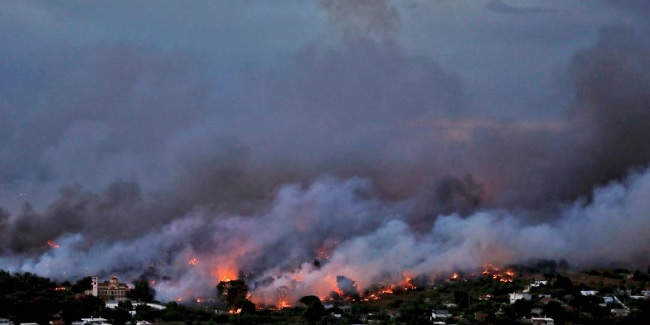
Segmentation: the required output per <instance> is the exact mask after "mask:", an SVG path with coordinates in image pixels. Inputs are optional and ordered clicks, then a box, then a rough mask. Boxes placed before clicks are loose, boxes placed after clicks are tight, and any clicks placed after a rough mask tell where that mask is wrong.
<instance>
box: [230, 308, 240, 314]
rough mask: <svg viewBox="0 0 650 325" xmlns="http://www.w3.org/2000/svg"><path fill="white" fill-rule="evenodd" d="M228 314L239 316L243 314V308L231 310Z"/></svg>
mask: <svg viewBox="0 0 650 325" xmlns="http://www.w3.org/2000/svg"><path fill="white" fill-rule="evenodd" d="M228 312H229V313H231V314H233V315H239V314H241V308H237V309H231V310H229V311H228Z"/></svg>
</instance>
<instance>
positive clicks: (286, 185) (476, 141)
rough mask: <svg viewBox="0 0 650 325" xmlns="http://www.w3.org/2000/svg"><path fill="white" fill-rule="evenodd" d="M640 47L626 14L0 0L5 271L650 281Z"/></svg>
mask: <svg viewBox="0 0 650 325" xmlns="http://www.w3.org/2000/svg"><path fill="white" fill-rule="evenodd" d="M649 33H650V2H648V1H646V0H403V1H400V0H393V1H389V0H349V1H345V0H279V1H268V0H241V1H191V2H181V1H135V2H134V1H25V0H20V1H19V0H4V1H1V2H0V269H6V270H10V271H14V272H27V271H29V272H35V273H38V274H41V275H45V276H51V277H53V278H57V279H78V278H80V277H83V276H87V275H91V274H96V275H100V276H109V275H114V274H117V275H119V276H121V277H123V278H125V279H127V280H133V279H135V278H137V277H139V276H141V275H143V274H145V275H146V276H148V277H152V278H157V279H161V278H163V277H164V278H165V279H167V280H166V281H161V282H159V284H158V285H157V287H156V289H157V290H158V294H159V298H160V299H174V298H176V297H181V296H182V297H187V296H200V295H202V294H205V292H208V291H209V290H210V288H213V287H214V284H215V283H216V282H218V281H219V280H220V279H222V278H223V277H225V276H226V273H227V276H228V277H233V276H235V277H245V278H246V279H247V281H249V282H250V283H252V284H253V285H252V293H253V295H254V296H256V297H257V301H258V302H260V303H271V302H273V300H274V297H275V292H276V290H278V288H280V287H287V288H289V289H290V291H291V292H292V293H291V295H292V297H300V296H301V295H304V294H310V293H322V292H327V290H329V289H331V288H330V287H331V285H332V280H331V279H333V278H336V276H338V275H342V276H346V277H348V278H350V279H352V280H354V281H355V282H356V283H357V285H358V286H359V287H360V288H362V287H364V286H366V287H367V286H369V285H371V284H373V283H376V282H378V281H384V282H390V281H398V279H399V278H400V277H401V276H402V274H403V272H404V271H408V272H410V273H412V274H416V275H424V276H430V277H434V276H438V275H441V274H445V273H446V272H451V271H454V270H458V269H463V268H471V267H476V266H480V265H481V264H482V263H502V264H504V263H514V262H519V261H523V260H526V259H531V258H550V259H561V258H565V259H567V260H568V261H569V263H572V264H573V265H581V266H588V265H608V264H617V265H618V264H622V265H629V266H642V267H647V265H648V264H650V236H647V234H648V233H650V170H649V169H648V163H649V162H650V141H649V140H650V42H649V41H648V38H647V35H648V34H649ZM48 241H50V242H56V243H57V244H58V245H60V248H58V249H53V248H52V247H50V246H48V245H47V243H48ZM192 258H196V259H197V260H198V261H199V262H198V263H196V265H188V263H187V261H188V260H189V259H192ZM314 259H318V260H321V261H322V262H321V264H322V267H318V268H316V267H315V266H313V265H312V261H313V260H314ZM297 279H299V280H297Z"/></svg>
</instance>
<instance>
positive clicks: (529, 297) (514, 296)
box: [508, 292, 533, 305]
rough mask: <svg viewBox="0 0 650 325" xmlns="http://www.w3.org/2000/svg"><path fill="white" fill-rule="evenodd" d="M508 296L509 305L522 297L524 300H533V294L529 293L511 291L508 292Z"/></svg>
mask: <svg viewBox="0 0 650 325" xmlns="http://www.w3.org/2000/svg"><path fill="white" fill-rule="evenodd" d="M508 296H509V297H510V304H511V305H512V304H514V303H515V301H517V300H519V299H524V300H528V301H531V300H533V295H531V294H530V293H523V292H513V293H509V294H508Z"/></svg>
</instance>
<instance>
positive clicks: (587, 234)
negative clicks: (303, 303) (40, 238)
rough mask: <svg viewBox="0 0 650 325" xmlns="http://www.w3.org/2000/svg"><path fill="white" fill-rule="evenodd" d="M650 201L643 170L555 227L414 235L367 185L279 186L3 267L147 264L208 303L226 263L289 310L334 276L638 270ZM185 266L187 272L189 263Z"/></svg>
mask: <svg viewBox="0 0 650 325" xmlns="http://www.w3.org/2000/svg"><path fill="white" fill-rule="evenodd" d="M649 196H650V170H645V171H643V172H637V173H633V174H632V175H630V176H629V177H628V178H627V179H626V180H625V181H623V182H613V183H611V184H609V185H607V186H604V187H601V188H597V189H596V190H594V195H593V200H592V201H591V202H585V201H576V202H574V203H573V204H571V205H568V206H566V207H565V208H564V209H563V212H561V215H560V216H559V218H557V219H555V221H552V222H542V223H534V224H531V223H526V222H524V221H522V220H524V219H523V218H520V216H518V215H516V214H512V213H510V212H508V211H494V210H488V211H480V212H477V213H475V214H472V215H470V216H468V217H465V218H463V217H461V216H459V215H457V214H451V215H446V216H440V217H439V218H438V219H437V221H436V222H435V224H434V225H433V227H432V228H431V229H430V231H428V232H426V233H425V234H421V233H415V232H414V231H413V230H412V229H411V228H410V227H409V225H408V224H407V223H406V222H404V220H402V219H403V217H404V216H405V215H407V214H408V213H409V211H410V210H411V209H412V208H413V204H412V201H411V200H407V201H401V202H390V201H385V200H381V199H379V198H377V197H376V195H374V194H373V191H372V186H371V184H370V183H369V182H368V181H366V180H363V179H349V180H338V179H334V178H322V179H319V180H318V181H315V182H313V183H312V184H310V185H309V186H308V187H306V188H302V187H301V186H299V185H286V186H284V187H283V188H282V189H281V190H280V191H279V192H278V193H277V195H276V199H275V201H274V203H273V205H272V206H271V207H270V208H269V209H268V211H267V212H266V213H265V214H262V215H247V216H229V217H224V218H221V219H210V218H207V217H206V215H207V214H210V213H213V212H210V211H197V212H194V213H190V214H188V216H186V217H184V218H182V219H178V220H176V221H173V222H171V223H169V224H167V225H165V226H164V227H162V228H161V229H158V230H157V231H152V232H150V233H147V234H143V235H142V236H141V237H139V238H137V239H135V240H131V241H118V242H102V243H99V244H95V245H94V246H92V247H84V238H83V235H82V234H70V235H66V236H63V237H61V238H59V239H58V240H57V244H59V245H60V248H52V249H51V250H49V251H48V252H47V253H45V254H43V255H41V256H40V257H38V258H33V259H32V258H24V259H20V258H17V257H11V258H4V257H3V258H2V259H0V266H2V268H5V269H8V270H9V271H13V272H34V273H37V274H41V275H44V276H50V277H53V278H57V279H68V278H79V277H82V276H86V275H88V274H110V272H121V273H120V274H121V275H122V276H124V277H126V278H130V279H134V278H135V277H137V276H138V275H139V274H141V272H142V270H143V269H147V267H153V268H155V270H156V272H157V274H159V275H166V276H167V278H168V279H167V280H165V281H158V282H157V284H156V285H155V288H156V289H157V290H158V296H157V298H158V299H161V300H170V299H176V298H177V297H189V296H205V295H208V296H210V295H211V293H212V292H213V289H214V285H216V283H217V282H218V281H220V280H221V279H220V278H219V276H220V275H219V274H217V273H215V270H217V269H219V268H222V267H228V266H230V267H234V268H235V270H236V271H237V272H238V273H239V274H238V275H243V276H245V277H246V279H247V281H248V282H249V284H251V286H252V287H253V290H252V294H253V297H254V298H255V299H257V301H258V302H264V303H273V302H274V301H275V299H276V295H277V292H278V290H279V289H280V288H288V289H289V298H290V299H293V301H295V300H297V299H299V298H300V297H301V296H303V295H308V294H316V295H319V296H326V295H328V294H329V292H330V291H332V290H334V289H335V288H336V283H337V282H336V279H337V276H340V275H342V276H345V277H347V278H349V279H350V280H352V281H354V282H355V284H356V286H357V288H358V289H359V291H360V292H363V290H364V289H367V288H368V287H370V286H372V285H373V284H377V283H399V282H400V281H402V280H403V274H404V272H405V271H407V272H409V274H414V275H427V276H429V277H437V276H447V275H449V274H450V273H451V272H453V271H457V270H469V269H472V268H476V267H479V266H481V265H484V264H486V263H494V264H497V265H498V264H501V265H503V264H506V263H514V262H519V261H523V260H526V259H530V258H548V259H561V258H566V259H567V260H569V261H570V263H571V264H574V265H583V266H586V265H604V264H610V263H620V264H624V265H636V266H645V265H647V263H650V260H648V256H650V254H649V253H650V249H649V247H650V245H648V244H650V243H649V242H648V241H649V240H648V237H647V233H648V231H650V218H649V215H648V213H649V212H648V211H650V202H649V201H648V200H647V198H648V197H649ZM207 220H212V221H207ZM196 241H200V242H201V243H202V244H201V245H198V244H193V242H196ZM206 243H207V244H206ZM326 243H329V245H330V247H329V249H331V252H329V254H326V256H325V255H323V256H321V257H320V260H319V262H320V263H321V265H320V267H317V266H315V265H313V263H312V260H313V259H318V258H319V256H318V254H319V249H322V248H323V246H324V245H325V244H326ZM192 258H195V259H196V261H197V262H196V264H195V265H191V264H190V263H189V262H188V261H189V260H191V259H192Z"/></svg>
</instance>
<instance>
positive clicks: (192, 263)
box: [187, 257, 198, 265]
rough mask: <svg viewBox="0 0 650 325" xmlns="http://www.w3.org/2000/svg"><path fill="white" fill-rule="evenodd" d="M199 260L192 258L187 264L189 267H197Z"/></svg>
mask: <svg viewBox="0 0 650 325" xmlns="http://www.w3.org/2000/svg"><path fill="white" fill-rule="evenodd" d="M197 262H198V260H197V259H196V258H195V257H192V258H191V259H190V260H189V261H187V264H189V265H196V263H197Z"/></svg>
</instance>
